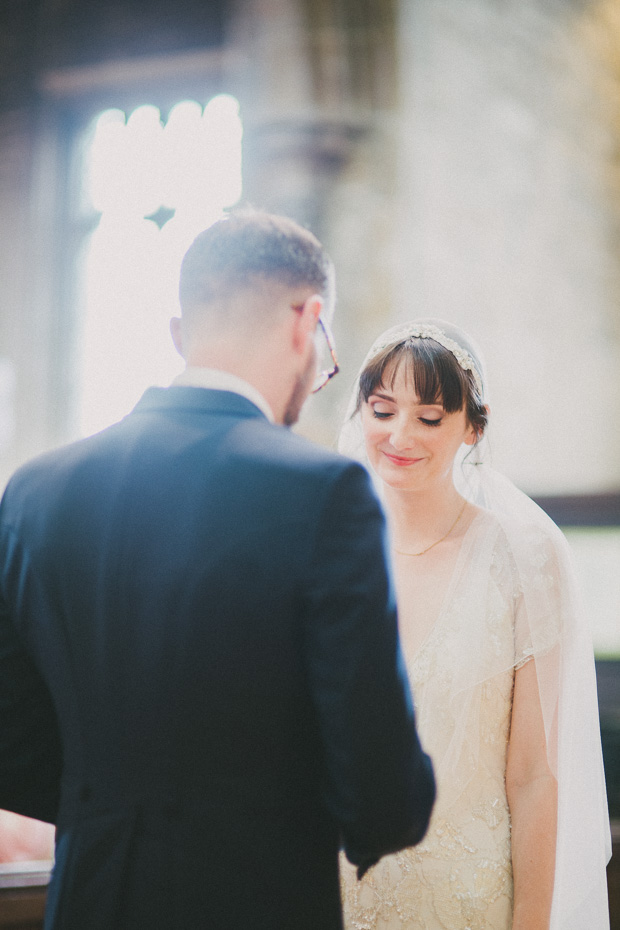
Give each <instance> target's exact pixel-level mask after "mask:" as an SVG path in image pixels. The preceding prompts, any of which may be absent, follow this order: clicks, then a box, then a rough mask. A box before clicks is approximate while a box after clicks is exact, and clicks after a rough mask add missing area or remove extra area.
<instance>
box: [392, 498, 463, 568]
mask: <svg viewBox="0 0 620 930" xmlns="http://www.w3.org/2000/svg"><path fill="white" fill-rule="evenodd" d="M466 507H467V501H466V500H464V501H463V506H462V507H461V509H460V510H459V515H458V517H457V518H456V520H455V521H454V523H453V524H452V526H451V527H450V529H449V530H448V532H447V533H446V535H445V536H442V537H441V539H437V540H435V542H434V543H431V544H430V546H427V547H426V549H422V551H421V552H403V550H402V549H397V548H396V547H394V552H398V554H399V555H413V556H418V555H424V553H425V552H428V551H429V550H430V549H434V548H435V546H438V545H439V543H440V542H443V541H444V539H447V538H448V536H449V535H450V533H451V532H452V530H453V529H454V527H455V526H456V524H457V523H458V522H459V520H460V519H461V517H462V516H463V513H464V512H465V508H466Z"/></svg>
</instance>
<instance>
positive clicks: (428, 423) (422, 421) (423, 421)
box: [420, 417, 443, 426]
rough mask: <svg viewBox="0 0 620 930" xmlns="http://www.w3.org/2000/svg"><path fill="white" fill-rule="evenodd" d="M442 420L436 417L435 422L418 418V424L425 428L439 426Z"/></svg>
mask: <svg viewBox="0 0 620 930" xmlns="http://www.w3.org/2000/svg"><path fill="white" fill-rule="evenodd" d="M442 419H443V418H442V417H438V419H436V420H429V419H427V418H426V417H420V423H424V425H425V426H439V424H440V423H441V421H442Z"/></svg>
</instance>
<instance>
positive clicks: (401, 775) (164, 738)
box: [0, 387, 434, 930]
mask: <svg viewBox="0 0 620 930" xmlns="http://www.w3.org/2000/svg"><path fill="white" fill-rule="evenodd" d="M383 535H384V524H383V518H382V515H381V512H380V509H379V506H378V504H377V502H376V500H375V498H374V496H373V493H372V492H371V490H370V486H369V480H368V477H367V475H366V473H365V472H364V470H363V469H362V468H361V466H358V465H357V464H355V463H352V462H350V461H348V460H346V459H343V458H341V457H339V456H336V455H335V454H332V453H330V452H327V451H325V450H323V449H321V448H319V447H316V446H314V445H312V444H310V443H308V442H306V441H305V440H303V439H301V438H300V437H298V436H295V435H294V434H292V433H291V432H290V431H288V430H286V429H283V428H282V427H279V426H274V425H272V424H270V423H269V422H268V421H267V419H266V418H265V417H264V416H263V414H262V413H261V412H260V411H259V410H258V409H257V408H256V407H255V406H254V405H253V404H252V403H251V402H250V401H248V400H246V399H245V398H243V397H241V396H239V395H236V394H232V393H229V392H222V391H211V390H206V389H201V388H191V387H172V388H169V389H159V388H152V389H150V390H149V391H148V392H147V393H146V395H145V396H144V398H143V399H142V401H141V402H140V403H139V405H138V406H137V408H136V409H135V410H134V411H133V413H131V414H130V415H129V416H128V417H126V418H125V419H124V420H123V421H122V422H121V423H119V424H117V425H115V426H113V427H111V428H110V429H108V430H106V431H104V432H103V433H100V434H98V435H96V436H94V437H91V438H89V439H87V440H84V441H82V442H79V443H76V444H73V445H71V446H68V447H66V448H64V449H62V450H59V451H56V452H53V453H50V454H48V455H46V456H44V457H42V458H40V459H37V460H35V462H33V463H30V464H29V465H27V466H25V467H24V468H22V469H20V470H19V471H18V472H17V474H16V475H15V476H14V477H13V479H12V480H11V482H10V483H9V486H8V488H7V490H6V493H5V495H4V499H3V502H2V507H1V511H0V547H1V548H0V557H1V562H0V572H1V575H0V582H1V588H0V598H1V600H0V807H5V808H9V809H13V810H16V811H20V812H22V813H24V814H27V815H31V816H35V817H39V818H41V819H46V820H50V821H53V822H56V823H57V849H56V865H55V869H54V873H53V879H52V884H51V887H50V891H49V895H48V910H47V917H46V928H53V930H117V928H119V930H120V928H123V930H143V928H144V930H147V928H148V930H159V928H161V930H205V928H213V930H306V928H307V930H335V928H338V927H340V926H341V918H340V908H339V893H338V875H337V853H338V846H339V842H340V840H342V842H343V843H344V846H345V848H346V850H347V852H348V854H349V856H350V858H351V859H352V861H353V862H355V863H360V864H362V866H364V865H367V864H369V863H371V862H373V861H374V860H376V859H377V858H378V857H380V856H381V855H382V854H384V853H385V852H388V851H392V850H395V849H397V848H400V847H402V846H405V845H409V844H412V843H414V842H416V841H417V840H419V839H420V838H421V836H422V834H423V833H424V831H425V829H426V825H427V822H428V817H429V814H430V808H431V805H432V800H433V793H434V783H433V776H432V772H431V767H430V763H429V761H428V758H427V757H426V756H425V755H424V753H423V752H422V750H421V748H420V746H419V743H418V741H417V737H416V735H415V730H414V724H413V719H412V709H411V704H410V698H409V693H408V691H407V687H406V685H405V683H404V680H403V679H402V677H401V672H400V654H399V650H398V643H397V632H396V619H395V613H394V606H393V599H392V592H391V589H390V585H389V582H388V580H387V578H386V567H385V556H384V540H383Z"/></svg>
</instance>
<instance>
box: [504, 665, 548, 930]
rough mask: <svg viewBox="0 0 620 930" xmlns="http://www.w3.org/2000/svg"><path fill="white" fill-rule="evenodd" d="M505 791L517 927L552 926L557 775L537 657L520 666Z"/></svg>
mask: <svg viewBox="0 0 620 930" xmlns="http://www.w3.org/2000/svg"><path fill="white" fill-rule="evenodd" d="M506 791H507V795H508V803H509V805H510V816H511V820H512V867H513V876H514V917H513V930H549V918H550V913H551V899H552V896H553V880H554V871H555V846H556V833H557V781H556V779H555V777H554V776H553V774H552V772H551V770H550V768H549V764H548V761H547V745H546V740H545V731H544V725H543V716H542V710H541V706H540V697H539V692H538V681H537V678H536V662H535V661H534V660H533V659H531V660H530V661H529V662H526V663H525V665H523V666H522V667H521V668H519V669H518V670H517V671H516V672H515V689H514V701H513V708H512V722H511V731H510V744H509V747H508V761H507V767H506Z"/></svg>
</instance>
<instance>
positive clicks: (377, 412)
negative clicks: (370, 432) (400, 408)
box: [372, 407, 443, 426]
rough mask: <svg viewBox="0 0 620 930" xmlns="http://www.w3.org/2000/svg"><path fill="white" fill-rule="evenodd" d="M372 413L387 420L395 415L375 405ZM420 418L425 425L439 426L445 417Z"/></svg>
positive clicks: (376, 417) (378, 418)
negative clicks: (378, 408)
mask: <svg viewBox="0 0 620 930" xmlns="http://www.w3.org/2000/svg"><path fill="white" fill-rule="evenodd" d="M372 415H373V417H374V418H375V419H376V420H387V419H388V418H389V417H392V416H394V414H393V413H391V412H389V411H385V410H377V409H376V408H374V407H373V408H372ZM418 419H419V420H420V423H424V425H425V426H439V424H440V423H441V421H442V420H443V417H438V418H437V419H436V420H435V419H430V418H428V417H418Z"/></svg>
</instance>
